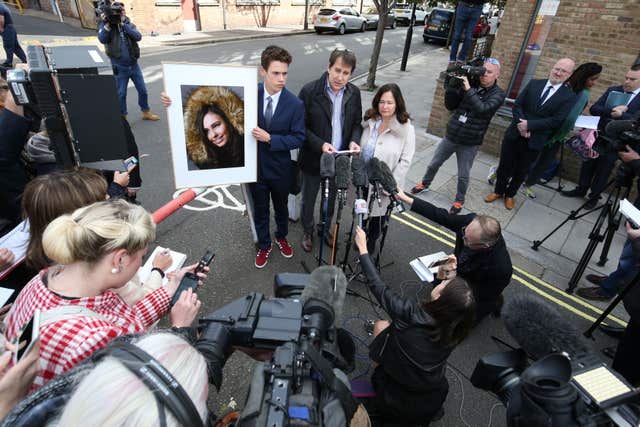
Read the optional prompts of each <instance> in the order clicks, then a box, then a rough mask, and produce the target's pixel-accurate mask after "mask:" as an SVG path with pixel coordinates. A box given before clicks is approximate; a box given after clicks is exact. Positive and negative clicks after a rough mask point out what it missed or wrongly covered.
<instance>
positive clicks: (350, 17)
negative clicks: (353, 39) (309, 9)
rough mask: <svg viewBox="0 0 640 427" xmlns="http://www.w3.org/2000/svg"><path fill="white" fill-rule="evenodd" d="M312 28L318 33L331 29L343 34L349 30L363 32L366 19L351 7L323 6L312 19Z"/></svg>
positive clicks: (365, 27) (365, 26)
mask: <svg viewBox="0 0 640 427" xmlns="http://www.w3.org/2000/svg"><path fill="white" fill-rule="evenodd" d="M313 28H314V29H315V30H316V33H318V34H320V33H321V32H323V31H333V32H336V33H338V34H344V33H346V32H347V31H350V30H355V31H363V32H364V31H365V30H366V29H367V19H366V18H365V17H363V16H362V15H360V13H359V12H358V11H357V10H355V9H354V8H352V7H344V8H341V9H331V8H325V9H320V10H319V11H318V14H317V15H316V19H315V20H314V21H313Z"/></svg>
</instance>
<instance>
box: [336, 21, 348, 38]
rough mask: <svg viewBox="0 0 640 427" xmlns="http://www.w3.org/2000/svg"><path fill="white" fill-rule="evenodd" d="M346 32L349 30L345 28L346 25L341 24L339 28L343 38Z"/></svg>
mask: <svg viewBox="0 0 640 427" xmlns="http://www.w3.org/2000/svg"><path fill="white" fill-rule="evenodd" d="M346 31H347V28H346V27H345V26H344V24H340V26H339V27H338V34H340V35H341V36H342V35H344V33H345V32H346Z"/></svg>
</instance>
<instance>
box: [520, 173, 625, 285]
mask: <svg viewBox="0 0 640 427" xmlns="http://www.w3.org/2000/svg"><path fill="white" fill-rule="evenodd" d="M614 184H615V187H614V188H613V190H614V191H609V195H608V196H607V200H606V202H605V203H604V204H603V205H602V206H600V207H596V208H593V209H590V210H587V211H586V212H584V213H582V214H578V213H579V212H580V211H581V210H582V209H584V207H585V205H586V204H587V203H589V202H588V201H587V202H585V203H583V204H582V205H581V206H580V207H578V209H576V210H575V211H571V213H570V214H569V216H568V217H567V218H565V220H564V221H562V222H561V223H560V224H559V225H558V226H557V227H556V228H554V229H553V230H552V231H551V232H550V233H549V234H547V235H546V236H545V237H544V238H543V239H542V240H534V242H533V246H531V248H532V249H533V250H538V247H540V245H541V244H542V243H544V241H545V240H547V239H548V238H549V237H551V236H552V235H553V234H554V233H555V232H556V231H558V230H559V229H560V228H561V227H562V226H563V225H564V224H566V223H567V222H569V221H575V220H577V219H580V218H582V217H584V216H586V215H588V214H590V213H591V212H595V211H600V213H599V214H598V218H597V219H596V222H595V224H594V225H593V228H592V229H591V232H590V233H589V243H588V244H587V247H586V248H585V250H584V253H583V254H582V257H581V258H580V261H578V265H577V266H576V269H575V271H574V272H573V275H572V276H571V279H570V280H569V284H568V287H567V293H570V294H571V293H573V291H574V289H575V288H576V286H577V285H578V282H579V281H580V278H581V277H582V274H583V273H584V270H585V269H586V268H587V265H588V264H589V261H590V260H591V257H592V256H593V254H594V252H595V251H596V248H597V246H598V243H600V242H602V241H604V242H605V243H604V246H603V247H602V252H601V253H600V260H599V261H598V265H604V264H605V263H606V262H607V255H608V253H609V248H610V247H611V242H612V241H613V236H614V234H615V232H616V230H617V229H618V227H619V225H620V222H621V215H618V217H617V218H616V212H617V210H618V202H619V201H620V198H621V197H620V196H621V193H622V192H623V188H624V196H623V197H622V198H626V197H627V196H628V195H629V191H630V186H626V187H623V186H622V185H619V184H618V183H617V180H616V179H615V178H614V179H612V180H610V181H609V182H608V183H607V186H606V188H610V187H612V186H613V185H614ZM605 221H607V228H606V230H605V231H604V232H601V229H602V226H603V225H604V223H605Z"/></svg>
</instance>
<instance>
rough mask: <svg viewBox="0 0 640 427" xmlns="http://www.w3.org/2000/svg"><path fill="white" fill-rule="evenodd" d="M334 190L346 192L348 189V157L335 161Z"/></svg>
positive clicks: (341, 157) (340, 157)
mask: <svg viewBox="0 0 640 427" xmlns="http://www.w3.org/2000/svg"><path fill="white" fill-rule="evenodd" d="M336 188H338V190H346V189H347V188H349V157H348V156H339V157H338V158H337V159H336Z"/></svg>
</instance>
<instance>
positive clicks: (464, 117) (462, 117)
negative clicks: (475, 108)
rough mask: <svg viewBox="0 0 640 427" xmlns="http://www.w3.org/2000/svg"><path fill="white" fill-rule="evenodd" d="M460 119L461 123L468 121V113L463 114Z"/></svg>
mask: <svg viewBox="0 0 640 427" xmlns="http://www.w3.org/2000/svg"><path fill="white" fill-rule="evenodd" d="M458 121H459V122H460V123H467V116H466V115H464V114H463V115H461V116H460V117H458Z"/></svg>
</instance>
